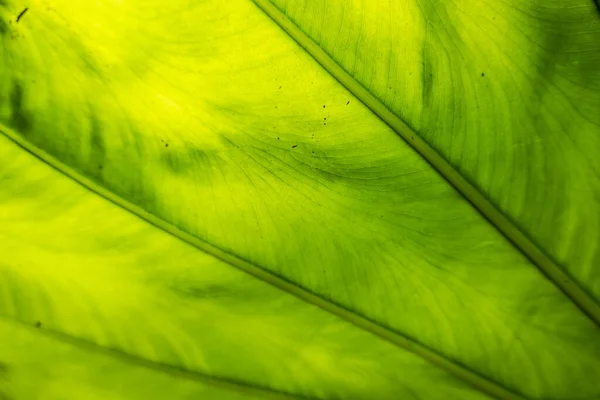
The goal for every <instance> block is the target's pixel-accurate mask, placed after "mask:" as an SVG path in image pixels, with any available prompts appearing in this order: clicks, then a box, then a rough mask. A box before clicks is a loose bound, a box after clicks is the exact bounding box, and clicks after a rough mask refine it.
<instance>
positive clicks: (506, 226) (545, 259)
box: [252, 0, 600, 326]
mask: <svg viewBox="0 0 600 400" xmlns="http://www.w3.org/2000/svg"><path fill="white" fill-rule="evenodd" d="M252 1H253V2H254V3H255V4H256V5H257V6H258V7H259V8H260V9H261V10H263V12H264V13H265V14H267V15H268V16H269V17H270V18H271V19H272V20H273V21H274V22H275V23H277V24H278V25H279V26H280V27H281V28H282V29H283V30H284V31H285V32H286V33H287V34H288V35H289V36H290V37H291V38H292V39H294V40H295V41H296V42H297V43H298V44H299V45H300V46H301V47H302V48H304V49H305V50H306V51H307V52H308V54H309V55H311V56H312V57H313V58H314V59H315V60H316V61H317V62H318V63H319V64H321V66H322V67H323V68H325V69H326V70H327V71H328V72H329V73H330V74H331V75H332V76H333V77H334V78H335V79H337V80H338V81H339V82H340V83H341V84H342V85H344V86H345V87H346V88H347V89H348V90H349V91H350V92H351V93H352V94H354V96H355V97H356V98H357V99H358V100H360V101H361V102H362V103H363V104H365V105H366V106H367V107H368V108H369V109H370V110H371V111H373V112H374V113H375V114H376V115H377V116H378V117H379V118H380V119H381V120H382V121H383V122H385V123H386V124H387V125H389V126H390V127H391V128H392V129H393V130H394V131H395V132H396V133H397V134H398V135H399V136H400V137H401V138H403V139H404V140H405V141H406V142H407V143H408V144H409V145H410V146H412V147H413V148H414V149H415V150H416V151H417V152H419V154H421V156H423V158H424V159H425V160H427V161H428V162H429V163H430V164H431V165H432V166H433V167H434V168H435V169H436V170H437V171H438V172H439V173H440V174H441V175H442V176H443V177H444V178H446V180H447V181H448V182H450V183H451V184H452V185H453V186H454V187H455V188H456V189H457V190H458V191H459V192H460V193H461V194H462V195H463V197H465V198H466V199H467V200H468V201H469V202H471V204H473V206H475V208H476V209H477V210H478V211H479V212H480V213H481V214H482V215H483V216H484V217H485V218H486V219H488V220H489V221H490V222H491V223H492V225H494V226H495V227H496V228H497V229H498V230H499V231H500V232H501V233H502V234H503V235H504V236H506V237H507V238H508V239H509V240H510V241H511V242H512V243H513V244H514V245H515V246H516V247H517V248H518V249H519V250H521V252H523V253H524V254H525V255H526V256H527V257H528V258H529V259H530V260H531V261H532V262H533V263H534V264H535V265H537V266H538V268H539V269H540V270H541V271H542V272H543V273H544V274H545V275H546V276H547V277H548V278H549V279H550V280H551V281H553V282H554V283H555V284H556V286H558V287H559V288H560V289H561V290H562V291H563V292H564V293H565V294H566V295H567V297H569V298H570V299H571V301H572V302H573V303H575V304H576V305H577V306H578V307H579V308H580V309H581V310H582V311H583V312H584V313H585V314H586V315H587V316H588V317H589V318H590V319H592V320H593V321H594V322H595V323H596V324H598V325H599V326H600V304H598V303H597V302H596V301H595V300H594V299H593V298H592V297H591V296H590V295H589V294H588V293H587V292H586V291H585V289H583V288H582V287H580V286H579V285H577V283H576V281H575V279H573V278H572V277H571V276H570V275H569V274H568V273H567V272H566V271H564V270H563V269H562V268H561V267H559V266H558V264H557V263H556V262H555V261H554V260H553V259H552V258H551V257H550V256H549V255H547V254H546V253H545V252H544V251H543V250H542V249H540V247H539V246H538V245H536V244H535V243H534V242H533V241H532V240H531V239H530V238H529V237H528V236H527V235H525V233H523V232H522V231H521V230H520V229H519V228H518V227H517V225H516V224H515V223H514V222H512V221H511V220H510V219H509V218H508V217H507V216H506V215H505V214H504V213H502V212H501V211H500V210H499V209H498V208H496V206H495V205H494V204H493V203H492V202H491V201H490V200H489V199H488V198H487V197H485V195H484V194H482V193H481V192H480V191H479V190H478V189H477V188H475V186H474V185H473V184H471V183H470V182H469V181H468V180H467V179H466V178H465V177H464V176H462V175H461V174H460V173H459V172H458V171H457V170H456V169H454V168H453V167H452V165H450V163H449V162H448V161H447V160H446V159H445V158H444V157H442V156H441V155H440V154H439V153H438V152H437V151H435V150H434V149H433V148H432V147H431V146H429V144H428V143H427V142H425V141H424V140H423V139H421V138H420V137H419V135H417V134H416V133H415V131H414V130H412V128H410V127H409V126H408V125H407V124H406V123H405V122H404V121H402V120H401V119H400V118H399V117H398V116H397V115H395V114H394V113H393V112H392V111H391V110H389V109H388V108H387V107H386V106H385V105H384V104H383V103H382V102H381V101H379V99H377V98H376V97H375V96H374V95H373V94H372V93H371V92H369V91H368V90H367V89H366V88H365V87H363V86H362V85H361V84H360V83H359V82H358V81H356V80H355V79H354V78H353V77H352V76H351V75H350V74H349V73H348V72H346V71H345V70H344V69H343V68H342V67H341V66H340V65H339V64H337V63H336V62H335V61H334V60H333V59H332V58H331V57H330V56H329V54H327V53H326V52H325V50H323V49H322V48H321V47H320V46H319V45H318V44H317V43H315V42H314V41H313V40H312V39H311V38H310V37H308V36H307V35H306V34H305V33H304V32H303V31H302V30H301V29H300V28H299V27H298V26H296V25H295V24H294V23H293V22H292V21H291V20H289V19H288V18H287V17H286V16H285V15H284V14H283V13H282V12H281V11H280V10H279V9H278V8H277V7H275V6H274V5H273V4H271V3H270V2H269V0H252Z"/></svg>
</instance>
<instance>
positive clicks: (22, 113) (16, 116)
mask: <svg viewBox="0 0 600 400" xmlns="http://www.w3.org/2000/svg"><path fill="white" fill-rule="evenodd" d="M10 104H11V108H12V116H11V125H13V126H14V127H15V128H16V129H17V130H18V131H20V133H22V134H23V133H28V132H29V131H31V128H32V127H33V118H32V116H31V115H30V113H28V112H27V111H26V110H25V107H24V105H23V87H22V86H21V85H20V84H19V83H15V86H14V87H13V91H12V93H11V95H10Z"/></svg>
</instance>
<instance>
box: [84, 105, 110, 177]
mask: <svg viewBox="0 0 600 400" xmlns="http://www.w3.org/2000/svg"><path fill="white" fill-rule="evenodd" d="M105 158H106V146H105V144H104V136H103V134H102V125H101V123H100V121H98V119H97V118H94V117H91V118H90V164H88V165H92V164H98V165H99V166H100V169H102V165H103V164H104V160H105Z"/></svg>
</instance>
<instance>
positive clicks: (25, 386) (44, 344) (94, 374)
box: [0, 320, 275, 400]
mask: <svg viewBox="0 0 600 400" xmlns="http://www.w3.org/2000/svg"><path fill="white" fill-rule="evenodd" d="M35 329H36V328H33V327H29V328H28V327H24V326H21V325H19V324H15V323H10V322H7V321H6V320H0V337H2V338H3V339H4V340H2V341H0V399H2V400H17V399H27V400H106V399H111V400H147V399H167V398H168V399H187V400H192V399H222V400H251V399H260V398H261V397H260V396H251V395H247V394H244V393H242V392H240V391H234V390H228V389H227V388H226V387H220V386H218V385H215V384H213V385H209V384H206V383H203V382H201V381H195V380H192V379H186V378H185V377H182V376H181V375H182V374H179V375H178V374H176V373H171V374H169V373H165V372H161V371H155V370H152V369H149V368H144V367H141V366H139V365H138V364H136V363H131V362H129V363H128V362H126V361H123V360H120V359H118V358H116V357H113V356H110V355H106V354H103V353H102V352H97V351H96V352H95V351H90V350H88V349H86V348H84V347H82V346H80V345H77V344H73V343H68V342H65V341H60V340H56V339H54V338H53V337H52V336H51V335H48V334H47V333H40V331H39V330H38V331H37V332H36V330H35ZM6 339H8V340H6ZM264 398H266V397H264ZM274 399H275V397H274Z"/></svg>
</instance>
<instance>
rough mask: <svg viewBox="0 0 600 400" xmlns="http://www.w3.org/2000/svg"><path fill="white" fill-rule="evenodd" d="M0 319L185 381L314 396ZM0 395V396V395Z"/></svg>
mask: <svg viewBox="0 0 600 400" xmlns="http://www.w3.org/2000/svg"><path fill="white" fill-rule="evenodd" d="M0 319H2V320H4V321H6V322H8V323H10V324H14V325H20V326H22V327H24V328H27V329H30V330H31V331H34V330H35V332H36V333H37V334H40V335H44V336H46V337H49V338H51V339H53V340H58V341H60V342H63V343H68V344H70V345H72V346H75V347H77V348H81V349H84V350H87V351H90V352H93V353H96V354H101V355H105V356H109V357H110V358H113V359H117V360H118V361H121V362H124V363H126V364H134V365H136V366H140V367H143V368H146V369H150V370H153V371H157V372H160V373H164V374H166V375H171V376H173V377H175V378H180V379H185V380H188V381H194V382H200V383H204V384H206V385H209V386H213V387H217V388H220V389H226V390H229V391H235V392H239V393H243V394H246V395H250V396H256V397H258V398H262V399H266V400H313V398H309V397H304V396H297V395H290V394H288V393H283V392H279V391H276V390H273V389H269V388H264V387H260V386H256V385H250V384H247V383H245V382H239V381H235V380H233V379H228V378H221V377H216V376H212V375H207V374H203V373H200V372H195V371H190V370H187V369H184V368H181V367H176V366H173V365H169V364H164V363H161V362H158V361H150V360H147V359H145V358H142V357H138V356H135V355H131V354H128V353H125V352H123V351H121V350H117V349H112V348H108V347H104V346H100V345H97V344H96V343H93V342H90V341H87V340H84V339H80V338H77V337H74V336H71V335H69V334H66V333H62V332H59V331H55V330H51V329H46V328H34V327H33V326H32V325H29V324H27V323H25V322H23V321H20V320H18V319H14V318H12V317H8V316H6V315H0ZM0 399H1V397H0Z"/></svg>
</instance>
